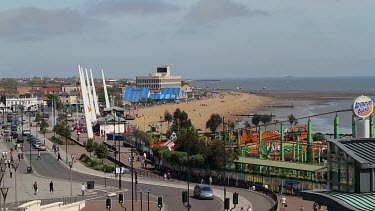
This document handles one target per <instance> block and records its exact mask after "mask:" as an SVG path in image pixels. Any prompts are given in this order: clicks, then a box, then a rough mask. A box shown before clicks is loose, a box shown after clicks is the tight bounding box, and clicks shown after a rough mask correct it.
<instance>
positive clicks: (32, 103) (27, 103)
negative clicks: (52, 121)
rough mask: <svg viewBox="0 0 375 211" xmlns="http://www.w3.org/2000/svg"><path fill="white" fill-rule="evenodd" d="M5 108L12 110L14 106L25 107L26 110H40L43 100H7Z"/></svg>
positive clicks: (34, 98)
mask: <svg viewBox="0 0 375 211" xmlns="http://www.w3.org/2000/svg"><path fill="white" fill-rule="evenodd" d="M5 104H6V105H5V106H6V107H7V108H12V107H13V106H17V105H23V106H24V108H25V109H28V108H34V109H35V108H38V107H39V106H40V105H42V100H39V99H38V98H36V97H31V98H7V99H6V101H5Z"/></svg>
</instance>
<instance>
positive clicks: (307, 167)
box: [234, 157, 326, 172]
mask: <svg viewBox="0 0 375 211" xmlns="http://www.w3.org/2000/svg"><path fill="white" fill-rule="evenodd" d="M234 162H237V163H246V164H253V165H260V166H271V167H277V168H285V169H295V170H301V171H312V172H313V171H319V170H321V169H325V168H326V167H325V166H321V165H312V164H304V163H295V162H287V161H277V160H269V159H259V158H246V157H240V158H239V159H238V160H236V161H234Z"/></svg>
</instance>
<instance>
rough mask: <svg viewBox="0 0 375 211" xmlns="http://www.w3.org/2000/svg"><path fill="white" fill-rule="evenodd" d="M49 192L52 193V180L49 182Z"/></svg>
mask: <svg viewBox="0 0 375 211" xmlns="http://www.w3.org/2000/svg"><path fill="white" fill-rule="evenodd" d="M49 192H50V193H53V182H52V181H51V182H50V183H49Z"/></svg>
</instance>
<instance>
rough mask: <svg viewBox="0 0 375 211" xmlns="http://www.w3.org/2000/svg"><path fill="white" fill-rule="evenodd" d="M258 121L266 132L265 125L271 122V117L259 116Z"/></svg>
mask: <svg viewBox="0 0 375 211" xmlns="http://www.w3.org/2000/svg"><path fill="white" fill-rule="evenodd" d="M260 121H261V122H262V123H263V125H264V130H265V131H267V124H268V123H270V122H271V121H272V115H261V116H260Z"/></svg>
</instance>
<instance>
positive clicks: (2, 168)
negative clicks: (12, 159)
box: [0, 162, 6, 209]
mask: <svg viewBox="0 0 375 211" xmlns="http://www.w3.org/2000/svg"><path fill="white" fill-rule="evenodd" d="M0 169H1V171H0V185H1V183H2V181H3V178H4V174H5V169H6V165H5V163H4V162H1V164H0ZM1 208H2V207H1V197H0V209H1Z"/></svg>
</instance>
